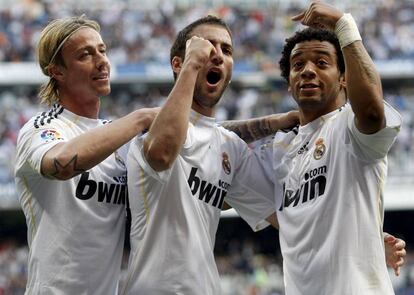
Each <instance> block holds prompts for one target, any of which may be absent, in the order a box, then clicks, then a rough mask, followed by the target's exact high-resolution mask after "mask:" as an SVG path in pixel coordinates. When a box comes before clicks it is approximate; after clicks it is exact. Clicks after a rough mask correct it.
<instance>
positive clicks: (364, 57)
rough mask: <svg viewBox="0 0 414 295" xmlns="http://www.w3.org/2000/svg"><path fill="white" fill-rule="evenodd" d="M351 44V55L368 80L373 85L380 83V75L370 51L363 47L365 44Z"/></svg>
mask: <svg viewBox="0 0 414 295" xmlns="http://www.w3.org/2000/svg"><path fill="white" fill-rule="evenodd" d="M352 45H354V44H351V47H350V49H351V55H352V59H353V60H355V61H357V63H358V70H359V72H360V73H361V74H362V75H363V76H364V77H365V78H366V79H367V81H368V82H369V83H371V84H373V85H378V83H379V80H378V75H377V74H376V73H377V70H376V69H375V66H374V64H373V62H372V61H371V58H370V57H369V55H368V53H367V52H366V51H365V49H364V48H363V45H361V44H358V43H355V45H354V46H352Z"/></svg>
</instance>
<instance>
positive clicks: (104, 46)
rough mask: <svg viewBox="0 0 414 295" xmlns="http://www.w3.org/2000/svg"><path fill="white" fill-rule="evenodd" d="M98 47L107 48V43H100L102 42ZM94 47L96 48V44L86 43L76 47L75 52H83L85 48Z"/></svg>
mask: <svg viewBox="0 0 414 295" xmlns="http://www.w3.org/2000/svg"><path fill="white" fill-rule="evenodd" d="M97 47H98V48H106V45H105V43H100V44H98V46H97ZM94 48H95V46H93V45H85V46H82V47H80V48H78V49H76V50H75V52H81V51H83V50H89V49H94Z"/></svg>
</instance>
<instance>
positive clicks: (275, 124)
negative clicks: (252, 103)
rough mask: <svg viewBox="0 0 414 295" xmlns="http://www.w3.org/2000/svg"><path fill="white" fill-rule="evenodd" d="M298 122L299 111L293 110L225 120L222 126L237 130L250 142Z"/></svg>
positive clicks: (242, 137) (237, 132)
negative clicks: (247, 118)
mask: <svg viewBox="0 0 414 295" xmlns="http://www.w3.org/2000/svg"><path fill="white" fill-rule="evenodd" d="M297 124H299V112H298V111H291V112H287V113H282V114H273V115H269V116H264V117H259V118H254V119H249V120H234V121H224V122H222V123H221V126H223V127H224V128H226V129H228V130H230V131H233V132H235V133H236V134H237V135H238V136H239V137H240V138H241V139H243V140H244V141H245V142H247V143H250V142H253V141H256V140H259V139H262V138H264V137H266V136H269V135H272V134H274V133H276V131H278V130H280V129H285V128H290V127H294V126H296V125H297Z"/></svg>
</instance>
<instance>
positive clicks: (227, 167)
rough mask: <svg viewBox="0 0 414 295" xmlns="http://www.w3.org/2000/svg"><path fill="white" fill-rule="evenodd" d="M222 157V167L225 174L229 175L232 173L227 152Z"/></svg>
mask: <svg viewBox="0 0 414 295" xmlns="http://www.w3.org/2000/svg"><path fill="white" fill-rule="evenodd" d="M222 156H223V160H222V162H221V166H222V167H223V170H224V173H226V174H227V175H228V174H230V172H231V165H230V160H229V155H228V154H227V153H226V152H224V153H223V154H222Z"/></svg>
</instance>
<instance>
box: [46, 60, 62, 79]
mask: <svg viewBox="0 0 414 295" xmlns="http://www.w3.org/2000/svg"><path fill="white" fill-rule="evenodd" d="M47 71H48V73H49V77H51V78H54V79H55V80H57V81H63V80H64V73H63V70H62V67H61V66H58V65H55V64H51V65H49V66H48V68H47Z"/></svg>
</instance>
